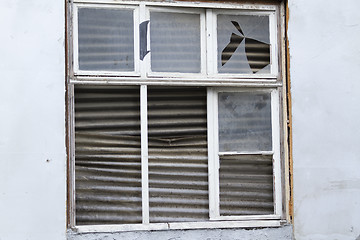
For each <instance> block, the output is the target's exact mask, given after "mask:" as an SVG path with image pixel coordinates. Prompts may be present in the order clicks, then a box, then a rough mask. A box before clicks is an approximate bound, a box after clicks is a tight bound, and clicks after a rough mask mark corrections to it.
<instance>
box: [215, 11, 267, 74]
mask: <svg viewBox="0 0 360 240" xmlns="http://www.w3.org/2000/svg"><path fill="white" fill-rule="evenodd" d="M217 33H218V36H217V41H218V49H217V52H218V54H217V62H218V72H219V73H242V74H252V73H270V38H269V36H270V35H269V17H268V16H247V15H242V16H241V15H218V16H217Z"/></svg>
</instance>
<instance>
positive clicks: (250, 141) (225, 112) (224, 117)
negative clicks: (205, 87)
mask: <svg viewBox="0 0 360 240" xmlns="http://www.w3.org/2000/svg"><path fill="white" fill-rule="evenodd" d="M218 100H219V110H218V114H219V151H220V152H229V151H230V152H241V151H245V152H250V151H271V150H272V142H271V135H272V131H271V97H270V93H254V92H231V93H230V92H223V93H219V99H218Z"/></svg>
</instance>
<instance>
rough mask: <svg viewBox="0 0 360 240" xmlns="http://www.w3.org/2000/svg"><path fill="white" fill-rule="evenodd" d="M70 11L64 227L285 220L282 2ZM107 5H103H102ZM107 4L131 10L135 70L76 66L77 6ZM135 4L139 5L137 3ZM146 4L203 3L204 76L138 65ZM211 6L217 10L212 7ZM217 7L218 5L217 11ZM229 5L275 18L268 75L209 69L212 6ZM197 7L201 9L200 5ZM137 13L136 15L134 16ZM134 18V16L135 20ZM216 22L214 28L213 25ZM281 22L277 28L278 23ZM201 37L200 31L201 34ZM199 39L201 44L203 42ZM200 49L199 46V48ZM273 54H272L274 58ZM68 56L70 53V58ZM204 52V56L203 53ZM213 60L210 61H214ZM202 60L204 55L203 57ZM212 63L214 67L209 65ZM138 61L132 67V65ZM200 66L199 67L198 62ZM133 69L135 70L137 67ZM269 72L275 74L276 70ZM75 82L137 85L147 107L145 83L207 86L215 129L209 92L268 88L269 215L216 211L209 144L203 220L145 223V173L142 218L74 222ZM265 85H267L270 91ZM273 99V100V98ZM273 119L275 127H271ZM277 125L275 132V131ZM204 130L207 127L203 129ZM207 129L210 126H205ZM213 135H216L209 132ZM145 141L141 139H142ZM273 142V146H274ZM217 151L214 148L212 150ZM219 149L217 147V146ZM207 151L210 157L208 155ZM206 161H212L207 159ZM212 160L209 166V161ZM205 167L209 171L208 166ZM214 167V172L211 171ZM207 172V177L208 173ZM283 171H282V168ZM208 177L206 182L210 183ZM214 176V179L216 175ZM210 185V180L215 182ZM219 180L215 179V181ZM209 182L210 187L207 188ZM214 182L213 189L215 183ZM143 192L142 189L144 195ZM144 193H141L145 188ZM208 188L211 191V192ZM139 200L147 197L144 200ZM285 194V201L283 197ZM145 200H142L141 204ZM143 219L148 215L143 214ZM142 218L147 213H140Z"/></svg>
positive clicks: (84, 1) (275, 223) (104, 0)
mask: <svg viewBox="0 0 360 240" xmlns="http://www.w3.org/2000/svg"><path fill="white" fill-rule="evenodd" d="M69 4H70V5H71V6H70V9H71V11H70V12H71V13H69V14H70V15H71V16H73V18H72V21H71V22H70V25H72V27H70V31H69V32H70V33H68V34H69V35H70V36H71V37H70V42H69V45H70V47H69V49H70V50H69V60H70V61H69V62H70V63H71V62H73V65H71V66H69V69H70V71H69V76H68V80H67V86H68V119H69V121H68V135H69V138H68V139H69V153H70V154H69V168H68V169H69V170H68V171H69V174H68V176H69V187H68V192H69V207H68V210H69V221H68V223H69V224H68V226H69V228H71V229H73V230H74V231H76V232H79V233H81V232H84V233H85V232H114V231H137V230H169V229H203V228H242V227H279V226H281V225H282V224H283V222H284V220H285V219H286V218H287V215H288V211H287V208H286V207H284V202H285V201H287V200H288V199H285V194H284V193H283V191H286V189H284V186H283V185H284V175H283V174H282V173H283V172H284V171H285V170H284V167H283V166H282V161H284V160H283V159H284V154H282V153H281V152H282V151H283V150H284V149H285V148H286V147H284V145H285V143H284V141H283V138H284V136H283V135H284V134H286V131H284V128H285V127H284V124H283V122H282V121H280V119H282V118H283V113H282V111H284V109H285V105H284V104H285V103H284V94H283V93H284V91H285V89H284V88H285V87H284V86H283V85H284V84H285V73H284V71H283V70H282V69H283V68H284V65H285V60H284V45H285V44H284V42H283V38H282V37H281V36H282V35H284V32H283V30H284V26H283V24H284V22H283V18H282V16H283V12H284V9H283V6H282V5H281V4H279V5H275V4H274V5H261V4H255V5H253V4H235V3H234V4H227V3H224V4H223V3H201V4H195V3H190V2H172V3H163V2H138V1H134V2H133V1H131V2H130V1H124V2H121V4H120V5H119V3H118V2H117V1H116V0H99V1H98V0H76V1H73V3H69ZM106 4H107V5H106ZM105 5H106V7H107V8H113V7H115V8H124V6H125V8H130V9H134V58H135V59H134V69H135V71H134V72H130V74H129V72H105V71H104V72H101V73H100V74H99V72H98V71H95V72H92V71H79V69H78V65H77V64H78V63H77V62H76V59H77V49H78V46H77V40H76V39H77V32H76V29H77V9H78V8H79V6H81V7H83V6H85V7H86V6H89V7H93V6H95V7H96V6H100V7H104V6H105ZM136 5H138V6H139V7H137V6H136ZM145 5H146V6H148V7H149V8H157V7H159V8H161V9H165V8H172V7H176V8H194V9H195V8H202V9H205V15H206V18H209V16H210V17H211V20H210V21H206V22H205V25H206V31H207V33H206V36H207V37H206V44H205V45H206V47H205V48H206V51H208V55H207V58H206V70H207V73H208V74H207V75H206V76H204V75H203V74H200V75H201V76H199V74H184V75H182V76H181V74H180V75H179V74H168V73H164V74H162V73H160V74H158V73H155V74H154V75H153V74H152V73H151V74H149V73H150V71H149V67H150V63H149V59H150V56H149V54H148V56H147V57H146V58H145V59H144V64H140V63H138V65H137V63H136V62H137V61H138V60H136V59H137V56H139V50H136V49H138V47H137V46H139V40H138V39H139V37H138V36H139V30H138V27H136V26H138V25H139V24H140V23H141V22H143V21H145V20H148V17H149V14H148V13H149V10H147V11H146V9H145ZM215 8H216V10H214V9H215ZM219 9H220V10H219ZM232 10H234V11H235V10H241V11H253V12H256V11H270V12H272V15H273V16H272V18H273V19H275V20H276V22H277V23H274V22H273V21H274V20H271V21H270V22H272V26H273V27H275V29H276V30H275V34H274V33H273V32H272V31H271V30H270V39H272V40H270V42H271V41H274V39H277V40H276V41H275V42H274V43H275V46H273V47H272V49H275V50H272V52H271V56H272V58H271V59H272V62H273V64H274V63H275V64H276V65H275V66H273V65H271V69H272V70H271V74H266V75H256V74H251V75H244V74H230V75H229V74H217V73H216V72H214V69H217V62H216V59H217V58H216V57H215V58H213V56H214V55H215V56H216V55H217V50H216V48H215V46H216V34H215V35H214V34H211V33H212V32H214V31H216V25H214V24H213V21H216V18H214V17H213V14H214V11H216V12H222V11H226V13H229V12H230V11H232ZM200 11H201V10H200ZM135 16H136V17H135ZM135 18H136V19H135ZM214 26H215V30H214ZM279 26H280V27H279ZM149 35H150V34H149V31H148V39H147V40H148V46H150V44H149V43H150V39H149ZM201 36H202V34H201ZM203 41H204V40H202V42H201V45H202V44H203ZM202 48H203V47H202ZM274 55H275V56H276V57H274ZM72 56H73V57H72ZM202 57H203V56H202ZM214 59H215V61H214ZM202 62H203V60H202ZM214 65H215V66H216V68H214V67H213V66H214ZM136 66H137V67H136ZM202 68H203V66H202ZM137 70H138V71H137ZM273 73H276V74H275V75H274V74H273ZM76 84H89V85H97V84H99V85H102V84H107V85H140V102H141V106H146V89H147V86H151V85H168V86H179V85H185V86H194V85H195V86H204V87H208V90H207V91H208V103H209V101H210V102H211V104H208V113H207V115H208V126H209V125H211V124H212V127H211V128H212V130H213V128H214V125H213V124H217V120H215V119H216V118H214V117H209V116H213V114H214V113H216V111H217V110H216V109H214V107H215V106H216V104H214V99H213V96H214V95H215V94H217V93H218V92H221V91H231V90H230V88H226V87H236V88H237V89H235V90H234V91H242V89H245V91H248V90H249V89H253V90H255V91H271V96H272V97H271V106H272V107H271V109H272V110H271V112H272V129H273V135H274V132H277V133H276V134H275V135H276V136H275V137H276V141H277V143H276V144H275V145H277V146H276V147H277V148H278V150H277V151H274V159H275V154H276V160H275V165H274V168H273V169H274V177H275V176H277V177H276V178H275V181H276V183H275V181H274V186H275V185H276V186H277V187H276V188H275V190H274V204H275V213H274V214H273V215H256V216H219V215H217V214H216V210H214V209H216V207H215V208H214V206H216V204H218V203H219V201H218V200H216V199H213V197H211V196H215V197H216V196H217V197H219V195H216V180H215V182H214V176H213V174H210V172H211V173H213V172H214V168H215V169H216V167H217V166H216V161H217V160H218V155H214V154H210V152H211V151H210V149H209V160H208V161H209V201H211V202H212V203H209V205H210V206H209V215H210V216H209V219H208V221H206V222H175V223H148V221H146V220H145V221H144V216H146V213H144V209H146V208H147V209H148V208H149V206H148V204H149V201H148V197H149V196H148V193H149V192H148V178H147V179H146V178H145V179H143V177H142V189H143V190H142V191H143V203H142V204H143V223H142V224H123V225H89V226H76V225H75V188H74V187H75V177H74V174H75V167H74V162H75V161H74V159H75V138H74V134H75V119H74V114H73V113H74V85H76ZM269 89H270V90H269ZM274 101H275V102H274ZM274 107H275V108H277V110H276V114H273V111H275V110H274ZM140 112H141V116H142V118H141V134H143V131H144V132H146V131H147V118H144V116H146V115H147V109H146V108H144V107H142V108H141V110H140ZM274 118H275V120H276V123H278V124H277V126H274V124H275V121H274ZM274 129H276V131H274ZM208 131H209V129H208ZM210 132H211V131H210ZM209 134H211V136H213V140H215V139H216V134H215V133H214V132H212V133H208V136H210V135H209ZM214 134H215V135H214ZM143 141H144V142H143ZM274 141H275V139H274V136H273V144H274ZM141 142H142V144H141V152H142V154H141V155H142V156H141V160H142V165H143V164H144V165H147V163H148V162H147V160H148V159H143V156H145V155H146V154H145V153H146V152H147V148H148V146H147V134H146V136H144V137H142V139H141ZM211 142H212V143H211V144H215V143H216V140H215V141H211ZM209 145H210V143H209ZM275 145H273V148H274V146H275ZM215 150H216V149H215ZM217 151H218V150H217ZM210 155H211V158H212V160H211V159H210ZM210 162H211V163H212V164H210ZM210 165H211V166H210ZM210 168H211V169H212V170H210ZM141 171H142V174H144V175H146V176H147V177H148V174H147V173H148V169H147V167H146V168H142V170H141ZM215 172H216V171H215ZM210 175H211V177H210ZM285 175H286V173H285ZM210 178H211V182H210ZM217 180H219V179H218V178H217ZM214 184H215V185H214ZM217 184H218V183H217ZM210 186H211V187H210ZM214 186H215V188H214ZM146 191H147V194H146ZM144 192H145V193H144ZM210 192H212V193H210ZM144 199H145V200H146V199H147V201H144ZM284 199H285V201H284ZM144 202H147V206H146V203H145V205H144ZM147 218H148V217H147ZM145 219H146V217H145Z"/></svg>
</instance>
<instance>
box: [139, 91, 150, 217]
mask: <svg viewBox="0 0 360 240" xmlns="http://www.w3.org/2000/svg"><path fill="white" fill-rule="evenodd" d="M140 121H141V188H142V223H145V224H147V223H149V167H148V162H149V154H148V121H147V86H146V85H141V87H140Z"/></svg>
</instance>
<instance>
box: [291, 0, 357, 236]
mask: <svg viewBox="0 0 360 240" xmlns="http://www.w3.org/2000/svg"><path fill="white" fill-rule="evenodd" d="M289 8H290V22H289V31H288V35H289V38H290V39H289V41H290V72H291V91H292V103H293V108H292V110H293V149H294V159H293V160H294V207H295V213H294V219H295V222H294V232H295V238H296V240H312V239H314V240H315V239H316V240H322V239H324V240H325V239H326V240H335V239H338V240H347V239H349V240H355V239H356V238H357V237H358V236H359V234H360V127H359V119H360V106H359V104H360V77H359V71H360V45H359V42H360V14H359V9H360V1H358V0H344V1H328V0H315V1H307V0H289Z"/></svg>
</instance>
